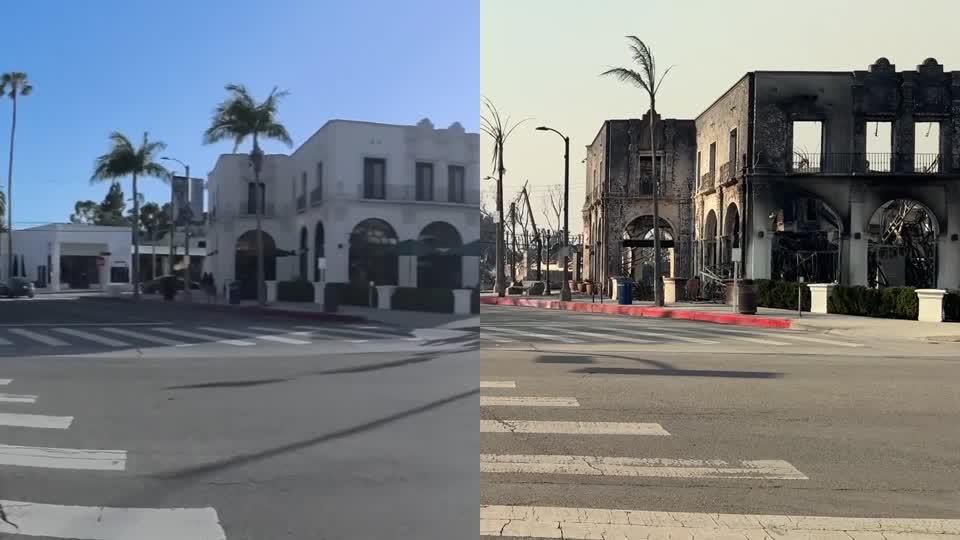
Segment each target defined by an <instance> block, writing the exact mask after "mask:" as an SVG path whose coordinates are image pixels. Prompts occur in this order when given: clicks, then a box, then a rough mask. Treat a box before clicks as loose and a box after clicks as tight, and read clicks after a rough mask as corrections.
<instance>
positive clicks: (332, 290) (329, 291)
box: [323, 284, 340, 313]
mask: <svg viewBox="0 0 960 540" xmlns="http://www.w3.org/2000/svg"><path fill="white" fill-rule="evenodd" d="M339 309H340V287H334V286H333V285H332V284H328V285H327V286H326V287H325V288H324V290H323V311H324V312H325V313H336V312H337V311H338V310H339Z"/></svg>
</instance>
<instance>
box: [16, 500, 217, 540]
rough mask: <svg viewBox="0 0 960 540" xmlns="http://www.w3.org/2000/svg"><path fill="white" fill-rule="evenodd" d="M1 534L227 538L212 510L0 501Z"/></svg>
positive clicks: (119, 539)
mask: <svg viewBox="0 0 960 540" xmlns="http://www.w3.org/2000/svg"><path fill="white" fill-rule="evenodd" d="M0 505H2V507H3V509H4V512H5V513H6V516H7V519H6V522H3V521H2V520H0V533H6V534H13V535H23V536H40V537H45V538H83V539H85V540H132V539H136V540H173V539H176V540H226V538H227V536H226V533H225V532H224V530H223V527H222V526H221V525H220V518H219V517H218V516H217V512H216V510H214V509H213V508H156V509H154V508H111V507H102V506H63V505H56V504H40V503H33V502H26V501H0Z"/></svg>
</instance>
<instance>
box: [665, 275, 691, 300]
mask: <svg viewBox="0 0 960 540" xmlns="http://www.w3.org/2000/svg"><path fill="white" fill-rule="evenodd" d="M684 282H686V280H682V279H678V278H671V277H665V278H663V303H664V304H676V303H677V300H678V297H677V289H678V288H679V289H680V290H683V283H684Z"/></svg>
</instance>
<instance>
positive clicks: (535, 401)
mask: <svg viewBox="0 0 960 540" xmlns="http://www.w3.org/2000/svg"><path fill="white" fill-rule="evenodd" d="M480 406H481V407H579V406H580V402H579V401H577V398H572V397H514V396H480Z"/></svg>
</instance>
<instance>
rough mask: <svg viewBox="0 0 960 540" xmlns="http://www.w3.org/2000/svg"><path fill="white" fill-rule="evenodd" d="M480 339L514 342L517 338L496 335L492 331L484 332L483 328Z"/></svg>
mask: <svg viewBox="0 0 960 540" xmlns="http://www.w3.org/2000/svg"><path fill="white" fill-rule="evenodd" d="M480 339H486V340H490V341H493V342H496V343H514V342H515V341H516V340H515V339H510V338H508V337H503V336H495V335H493V334H491V333H490V332H484V331H483V330H481V331H480Z"/></svg>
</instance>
